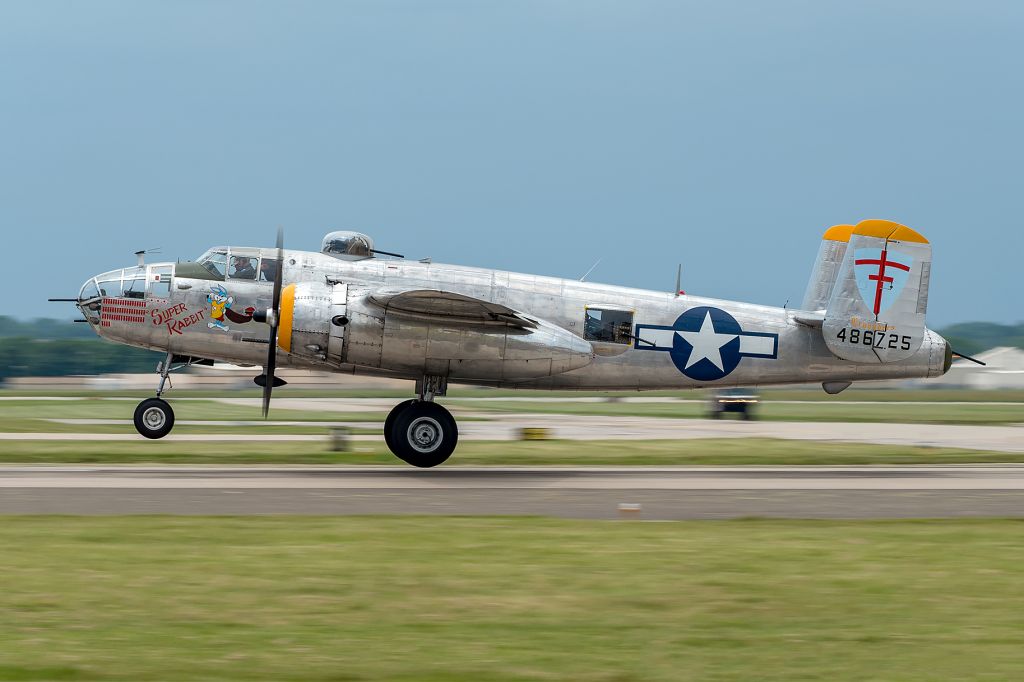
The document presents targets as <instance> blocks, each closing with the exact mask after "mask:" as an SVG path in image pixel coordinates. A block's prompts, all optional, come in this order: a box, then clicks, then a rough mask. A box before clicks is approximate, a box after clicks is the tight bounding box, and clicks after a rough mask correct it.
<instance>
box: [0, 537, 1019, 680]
mask: <svg viewBox="0 0 1024 682" xmlns="http://www.w3.org/2000/svg"><path fill="white" fill-rule="evenodd" d="M1022 532H1024V524H1022V523H1021V522H1020V521H1001V520H979V521H965V520H957V521H917V522H914V521H899V522H826V521H765V520H745V521H744V520H740V521H727V522H670V523H657V524H653V523H642V522H629V521H627V522H594V521H562V520H550V519H535V518H501V519H498V518H443V517H432V518H429V519H428V518H417V517H406V518H374V517H361V518H317V517H302V518H289V517H252V518H224V517H188V518H184V517H107V518H98V517H92V518H69V517H6V518H5V519H4V523H3V524H0V546H3V547H4V552H3V553H0V575H2V576H3V589H2V590H0V634H2V636H0V679H3V680H37V681H38V680H76V681H94V682H100V681H108V680H111V681H112V680H131V681H142V680H175V681H190V680H273V681H286V680H303V681H314V682H315V681H324V682H327V681H334V682H338V681H349V682H358V681H361V680H401V681H404V682H415V681H422V682H428V681H429V682H441V681H444V682H460V681H462V682H470V681H472V682H477V681H481V680H494V681H498V682H526V681H535V680H577V681H581V682H587V681H594V682H613V681H614V682H641V681H644V682H646V681H650V682H662V681H664V682H680V681H686V680H719V681H725V680H742V681H748V680H763V681H779V682H793V681H795V680H867V679H874V680H906V681H913V680H1011V679H1019V677H1020V671H1021V670H1022V669H1024V568H1022V566H1024V543H1021V542H1020V538H1021V533H1022Z"/></svg>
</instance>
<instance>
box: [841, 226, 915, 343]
mask: <svg viewBox="0 0 1024 682" xmlns="http://www.w3.org/2000/svg"><path fill="white" fill-rule="evenodd" d="M931 265H932V247H931V245H930V244H929V243H928V240H927V239H925V238H924V237H922V236H921V235H920V234H918V233H917V232H915V231H914V230H912V229H910V228H909V227H905V226H903V225H900V224H899V223H894V222H890V221H888V220H865V221H862V222H860V223H858V224H857V226H856V227H855V228H853V231H852V233H851V235H850V241H849V245H848V246H847V248H846V252H845V254H844V256H843V263H842V267H841V268H840V269H839V276H838V278H837V279H836V282H835V285H834V286H833V287H832V292H831V296H830V297H829V302H828V306H827V308H826V311H825V321H824V324H823V325H822V334H824V337H825V344H826V345H827V346H828V348H829V350H831V351H832V353H833V354H835V355H836V356H838V357H840V358H843V359H845V360H853V361H856V362H896V361H898V360H903V359H905V358H908V357H910V356H911V355H913V354H914V353H916V352H917V349H918V348H920V346H921V343H922V341H923V340H924V333H925V327H924V316H925V311H926V310H927V308H928V280H929V278H930V276H931Z"/></svg>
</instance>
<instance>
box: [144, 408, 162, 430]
mask: <svg viewBox="0 0 1024 682" xmlns="http://www.w3.org/2000/svg"><path fill="white" fill-rule="evenodd" d="M142 421H143V423H145V424H146V427H147V428H150V429H152V430H154V431H156V430H157V429H159V428H161V427H162V426H163V425H164V424H165V423H166V422H167V415H165V414H164V411H163V410H161V409H160V408H158V407H151V408H149V409H147V410H146V411H145V412H143V413H142Z"/></svg>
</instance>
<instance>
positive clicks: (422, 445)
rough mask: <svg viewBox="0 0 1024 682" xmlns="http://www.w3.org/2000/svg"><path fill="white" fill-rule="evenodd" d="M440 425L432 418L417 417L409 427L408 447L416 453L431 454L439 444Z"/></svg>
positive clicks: (440, 438) (440, 437)
mask: <svg viewBox="0 0 1024 682" xmlns="http://www.w3.org/2000/svg"><path fill="white" fill-rule="evenodd" d="M442 435H443V431H442V429H441V425H440V424H439V423H438V422H437V420H436V419H433V418H432V417H419V418H418V419H415V420H413V422H412V424H410V425H409V445H411V446H412V447H413V449H415V450H416V451H418V452H423V453H428V452H433V451H434V450H436V449H437V447H438V446H439V445H440V444H441V440H442Z"/></svg>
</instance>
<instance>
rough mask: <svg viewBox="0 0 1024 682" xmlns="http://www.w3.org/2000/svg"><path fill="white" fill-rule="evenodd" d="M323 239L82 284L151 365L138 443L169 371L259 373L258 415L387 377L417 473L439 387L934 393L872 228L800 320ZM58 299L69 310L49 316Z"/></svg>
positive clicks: (443, 424)
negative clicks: (307, 391) (406, 395)
mask: <svg viewBox="0 0 1024 682" xmlns="http://www.w3.org/2000/svg"><path fill="white" fill-rule="evenodd" d="M378 255H388V256H396V255H397V254H387V253H386V252H381V251H377V250H375V249H374V245H373V241H372V240H371V239H370V238H369V237H368V236H366V235H364V234H360V233H356V232H332V233H330V234H328V235H327V236H326V237H325V238H324V240H323V244H322V247H321V249H320V251H319V252H307V251H293V250H286V249H284V248H283V244H282V237H281V234H280V233H279V234H278V242H277V246H276V248H258V247H238V246H227V247H215V248H212V249H210V250H208V251H207V252H206V253H204V254H203V255H202V256H200V257H199V259H197V260H196V261H194V262H180V263H150V264H143V263H142V257H141V256H140V259H139V264H138V265H137V266H135V267H127V268H122V269H118V270H113V271H111V272H106V273H103V274H101V275H97V276H95V277H90V278H89V279H88V280H87V281H86V282H85V284H84V285H83V286H82V289H81V291H80V293H79V295H78V297H77V299H73V300H74V301H75V303H76V304H77V306H78V307H79V309H81V311H82V313H83V315H84V316H85V319H86V320H87V321H88V322H89V324H90V325H91V326H92V328H93V329H94V330H95V331H96V333H97V334H99V335H100V336H102V337H104V338H106V339H110V340H112V341H116V342H118V343H124V344H128V345H131V346H138V347H141V348H149V349H153V350H158V351H162V352H164V353H165V354H166V359H165V360H164V361H163V362H162V363H161V364H160V367H159V373H160V379H159V386H158V388H157V392H156V397H155V398H150V399H147V400H144V401H142V402H141V403H140V404H139V405H138V407H137V408H136V410H135V427H136V428H137V429H138V431H139V433H140V434H142V435H143V436H145V437H147V438H162V437H163V436H165V435H167V434H168V433H169V432H170V431H171V428H172V426H173V425H174V412H173V411H172V409H171V406H170V405H169V404H168V403H167V402H166V401H165V400H163V398H162V396H163V393H164V387H165V382H166V380H167V375H168V373H169V372H171V371H172V370H175V369H179V368H181V367H185V366H188V365H191V364H196V363H206V364H209V363H211V362H212V361H223V362H230V363H236V364H241V365H251V366H260V367H262V368H263V371H262V373H261V374H260V375H259V376H257V377H256V378H255V381H256V383H257V384H260V385H261V386H263V391H264V393H263V414H264V416H266V414H267V410H268V407H269V403H270V398H271V394H272V391H273V388H274V387H275V386H279V385H281V384H283V383H284V382H283V381H282V380H281V379H280V378H279V377H276V376H275V371H276V368H277V367H279V366H285V367H297V368H309V369H318V370H327V371H332V372H337V373H342V374H359V375H370V376H382V377H392V378H403V379H409V380H411V381H415V386H416V389H415V396H416V397H414V398H412V399H410V400H406V401H405V402H402V403H400V404H399V405H397V406H396V407H395V408H394V409H393V410H392V411H391V413H390V414H389V415H388V418H387V420H386V422H385V424H384V437H385V440H386V441H387V444H388V447H389V448H390V449H391V451H392V452H394V454H395V455H397V456H398V457H399V458H401V459H402V460H404V461H405V462H407V463H409V464H411V465H414V466H418V467H432V466H436V465H438V464H441V463H442V462H444V461H445V460H446V459H448V457H449V456H450V455H451V454H452V452H453V450H454V449H455V446H456V443H457V441H458V428H457V426H456V423H455V420H454V419H453V418H452V415H451V414H450V413H449V412H448V410H446V409H445V408H444V407H442V406H441V405H439V404H438V403H437V402H435V398H437V397H438V396H444V395H445V392H446V389H447V386H448V382H449V381H455V382H460V383H465V384H477V385H483V386H494V387H504V388H530V389H558V390H588V391H610V390H614V391H642V390H653V389H660V390H664V389H689V388H701V387H706V386H716V387H717V386H767V385H775V384H791V383H805V382H820V383H821V384H822V386H823V388H824V390H825V391H826V392H828V393H832V394H834V393H838V392H839V391H842V390H843V389H845V388H846V387H848V386H849V385H850V384H851V383H852V382H854V381H862V380H874V379H899V378H909V377H935V376H939V375H942V374H944V373H945V372H946V371H947V370H948V369H949V366H950V363H951V361H952V355H953V351H952V350H951V349H950V346H949V344H948V343H947V342H946V341H945V340H944V339H943V338H942V337H941V336H939V335H938V334H936V333H935V332H933V331H931V330H929V329H928V328H927V327H925V311H926V309H927V307H928V284H929V279H930V276H931V246H930V244H929V243H928V240H926V239H925V238H924V237H922V236H921V235H920V234H918V233H917V232H915V231H914V230H912V229H910V228H908V227H905V226H903V225H899V224H897V223H894V222H889V221H885V220H865V221H863V222H861V223H859V224H857V225H856V226H854V225H837V226H834V227H831V228H829V229H828V230H827V231H826V232H825V234H824V237H823V239H822V243H821V247H820V249H819V251H818V257H817V260H816V262H815V263H814V267H813V270H812V272H811V277H810V282H809V284H808V287H807V292H806V294H805V297H804V300H803V303H802V305H801V306H800V308H799V309H787V308H777V307H770V306H764V305H754V304H751V303H739V302H733V301H723V300H716V299H710V298H701V297H697V296H687V295H684V294H682V293H681V292H679V291H678V287H677V291H674V292H660V291H648V290H642V289H630V288H625V287H618V286H609V285H604V284H595V283H590V282H583V281H575V280H565V279H558V278H554V277H542V276H537V275H527V274H520V273H515V272H503V271H497V270H490V269H485V268H473V267H463V266H456V265H444V264H441V263H432V262H429V261H420V262H412V261H407V260H401V259H400V258H379V257H377V256H378ZM58 300H66V299H58Z"/></svg>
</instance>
